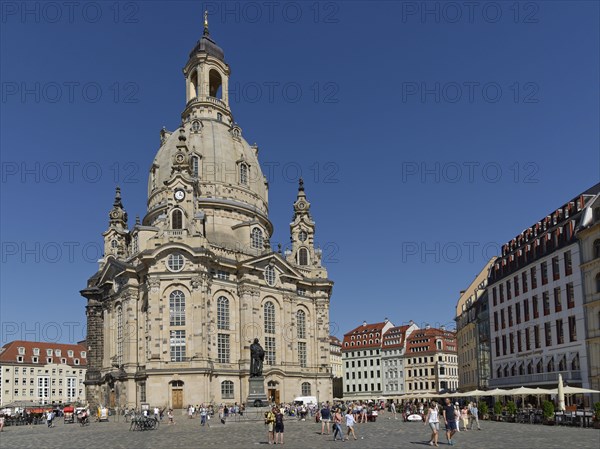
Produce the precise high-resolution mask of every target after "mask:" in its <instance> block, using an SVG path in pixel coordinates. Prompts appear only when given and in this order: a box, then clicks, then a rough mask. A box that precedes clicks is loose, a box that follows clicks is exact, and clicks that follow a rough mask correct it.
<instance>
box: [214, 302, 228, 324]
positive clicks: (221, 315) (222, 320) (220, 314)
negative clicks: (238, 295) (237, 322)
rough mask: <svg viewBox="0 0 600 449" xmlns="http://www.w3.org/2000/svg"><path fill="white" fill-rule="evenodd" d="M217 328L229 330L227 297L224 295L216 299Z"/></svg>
mask: <svg viewBox="0 0 600 449" xmlns="http://www.w3.org/2000/svg"><path fill="white" fill-rule="evenodd" d="M217 328H218V329H225V330H229V299H227V298H226V297H225V296H219V299H217Z"/></svg>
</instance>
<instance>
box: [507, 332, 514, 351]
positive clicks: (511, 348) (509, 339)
mask: <svg viewBox="0 0 600 449" xmlns="http://www.w3.org/2000/svg"><path fill="white" fill-rule="evenodd" d="M508 342H509V344H510V353H511V354H514V353H515V336H514V335H513V333H512V332H511V333H510V334H509V335H508Z"/></svg>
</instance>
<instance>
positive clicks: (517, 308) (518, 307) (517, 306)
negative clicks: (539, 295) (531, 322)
mask: <svg viewBox="0 0 600 449" xmlns="http://www.w3.org/2000/svg"><path fill="white" fill-rule="evenodd" d="M515 318H516V320H517V324H521V303H516V304H515Z"/></svg>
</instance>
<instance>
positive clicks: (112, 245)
mask: <svg viewBox="0 0 600 449" xmlns="http://www.w3.org/2000/svg"><path fill="white" fill-rule="evenodd" d="M117 245H118V243H117V241H116V240H111V242H110V247H111V248H116V247H117Z"/></svg>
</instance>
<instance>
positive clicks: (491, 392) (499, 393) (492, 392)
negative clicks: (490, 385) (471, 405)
mask: <svg viewBox="0 0 600 449" xmlns="http://www.w3.org/2000/svg"><path fill="white" fill-rule="evenodd" d="M507 391H508V390H503V389H502V388H494V389H493V390H489V391H486V393H487V394H486V396H506V395H507V394H509V393H507Z"/></svg>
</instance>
